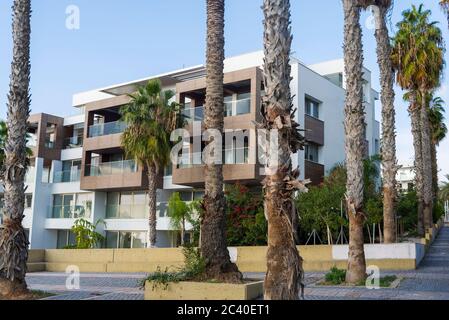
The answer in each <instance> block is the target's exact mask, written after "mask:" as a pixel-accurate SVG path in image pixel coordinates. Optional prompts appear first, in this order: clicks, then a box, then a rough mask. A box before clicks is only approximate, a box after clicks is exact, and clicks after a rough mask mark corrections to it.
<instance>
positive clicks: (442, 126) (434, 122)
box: [428, 94, 448, 200]
mask: <svg viewBox="0 0 449 320" xmlns="http://www.w3.org/2000/svg"><path fill="white" fill-rule="evenodd" d="M428 110H429V121H430V129H431V132H432V144H431V148H432V179H433V184H432V185H433V188H434V189H433V190H434V197H435V200H436V199H437V197H438V192H439V186H438V161H437V160H438V157H437V147H438V146H439V144H440V142H441V141H443V140H444V139H445V138H446V135H447V130H448V129H447V126H446V123H445V122H444V121H445V118H444V112H445V110H444V101H443V99H441V98H440V97H433V95H432V94H429V95H428Z"/></svg>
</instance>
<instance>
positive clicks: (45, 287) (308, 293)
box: [27, 227, 449, 300]
mask: <svg viewBox="0 0 449 320" xmlns="http://www.w3.org/2000/svg"><path fill="white" fill-rule="evenodd" d="M389 274H394V275H396V276H398V277H401V278H403V279H404V280H402V282H401V284H400V285H399V287H398V288H395V289H379V290H368V289H366V288H345V287H323V286H317V285H315V283H316V282H318V281H320V280H321V279H323V277H324V273H307V274H306V289H305V299H306V300H403V299H407V300H408V299H413V300H449V227H445V228H443V229H442V230H441V232H440V234H439V235H438V237H437V239H436V240H435V242H434V243H433V244H432V246H431V247H430V249H429V251H428V253H427V255H426V257H425V258H424V260H423V262H422V263H421V265H420V266H419V268H418V269H417V270H414V271H407V272H385V273H383V274H382V276H385V275H389ZM246 276H247V277H250V278H254V279H263V277H264V276H265V275H264V274H262V273H248V274H246ZM144 277H145V274H98V273H97V274H95V273H94V274H87V273H86V274H82V275H81V278H80V290H73V291H69V290H67V289H66V285H65V283H66V279H67V275H66V274H64V273H49V272H44V273H31V274H29V275H27V282H28V285H29V286H30V288H31V289H33V290H42V291H47V292H51V293H54V294H57V295H56V296H53V297H50V298H47V299H48V300H143V290H142V289H141V288H140V287H139V282H140V280H141V279H143V278H144Z"/></svg>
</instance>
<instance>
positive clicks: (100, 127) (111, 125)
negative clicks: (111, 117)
mask: <svg viewBox="0 0 449 320" xmlns="http://www.w3.org/2000/svg"><path fill="white" fill-rule="evenodd" d="M126 127H127V124H126V123H125V122H123V121H115V122H108V123H101V124H94V125H92V126H90V127H89V138H95V137H101V136H108V135H111V134H118V133H123V132H124V131H125V130H126Z"/></svg>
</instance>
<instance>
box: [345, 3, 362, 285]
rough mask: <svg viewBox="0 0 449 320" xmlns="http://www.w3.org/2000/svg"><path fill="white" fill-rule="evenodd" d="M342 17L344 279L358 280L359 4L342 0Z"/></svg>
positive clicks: (360, 97)
mask: <svg viewBox="0 0 449 320" xmlns="http://www.w3.org/2000/svg"><path fill="white" fill-rule="evenodd" d="M343 9H344V16H345V23H344V25H345V27H344V46H343V47H344V60H345V73H346V77H347V84H346V105H345V135H346V139H345V150H346V168H347V183H346V208H347V211H348V216H349V260H348V272H347V273H346V281H347V282H348V283H359V282H360V281H363V280H364V279H365V278H366V261H365V251H364V237H363V223H364V220H365V218H364V217H365V214H364V213H363V194H364V186H363V182H364V181H363V158H364V155H363V149H364V148H363V144H364V124H365V111H364V106H363V79H362V70H363V69H362V68H363V47H362V29H361V26H360V11H361V7H360V5H359V4H357V3H355V2H354V1H352V0H343Z"/></svg>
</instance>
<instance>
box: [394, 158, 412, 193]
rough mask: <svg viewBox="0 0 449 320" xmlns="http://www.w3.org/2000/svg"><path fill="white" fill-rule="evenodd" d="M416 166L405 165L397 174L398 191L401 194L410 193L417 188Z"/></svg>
mask: <svg viewBox="0 0 449 320" xmlns="http://www.w3.org/2000/svg"><path fill="white" fill-rule="evenodd" d="M415 177H416V173H415V166H414V165H412V164H408V165H403V166H402V167H401V168H399V170H398V172H397V174H396V182H397V189H398V191H399V192H401V193H406V192H410V191H412V190H413V189H414V188H415Z"/></svg>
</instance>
